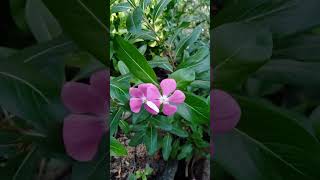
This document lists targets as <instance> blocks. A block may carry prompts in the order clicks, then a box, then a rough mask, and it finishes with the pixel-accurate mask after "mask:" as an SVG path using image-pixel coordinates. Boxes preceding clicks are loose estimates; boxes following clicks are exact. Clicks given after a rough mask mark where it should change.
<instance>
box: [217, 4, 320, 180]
mask: <svg viewBox="0 0 320 180" xmlns="http://www.w3.org/2000/svg"><path fill="white" fill-rule="evenodd" d="M217 2H218V1H215V3H217ZM219 2H221V1H219ZM302 4H303V5H302ZM216 5H217V6H216V7H219V10H218V13H217V15H215V16H214V18H213V29H212V39H213V40H212V44H213V52H214V53H215V54H214V55H213V61H212V69H213V71H212V72H213V88H218V89H222V90H225V91H228V92H229V93H232V94H233V95H234V97H235V98H236V99H237V101H238V102H239V104H240V106H241V110H242V118H241V120H240V123H239V124H238V126H237V128H236V129H235V130H234V131H232V132H230V133H228V134H223V135H214V143H215V154H214V158H213V159H214V162H213V167H212V168H213V173H214V174H213V176H215V178H217V179H237V180H265V179H319V178H320V173H319V171H318V170H317V168H316V167H318V166H319V164H320V159H319V158H318V157H319V152H320V151H319V150H320V149H319V148H320V144H319V134H318V133H319V131H318V129H319V128H318V125H319V123H318V122H319V116H318V115H319V113H318V110H317V109H318V108H317V107H318V106H319V105H320V104H319V93H317V92H318V89H319V88H318V85H317V84H318V77H319V69H318V67H319V50H318V45H316V44H317V43H318V40H319V37H320V36H319V31H318V28H317V27H318V26H319V25H320V21H319V16H320V14H319V11H318V10H317V9H316V8H315V7H319V5H320V2H319V1H316V0H311V1H300V0H294V1H292V0H285V1H272V0H267V1H264V0H258V1H251V0H245V1H241V2H240V1H237V0H225V1H223V2H222V4H221V5H220V4H216ZM213 133H214V132H213Z"/></svg>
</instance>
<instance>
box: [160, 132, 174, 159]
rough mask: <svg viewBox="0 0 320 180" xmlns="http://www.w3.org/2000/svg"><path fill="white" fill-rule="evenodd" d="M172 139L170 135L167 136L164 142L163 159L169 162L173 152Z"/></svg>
mask: <svg viewBox="0 0 320 180" xmlns="http://www.w3.org/2000/svg"><path fill="white" fill-rule="evenodd" d="M171 144H172V137H171V135H170V134H167V135H166V136H165V137H164V138H163V140H162V156H163V159H164V160H166V161H168V159H169V157H170V153H171V150H172V146H171Z"/></svg>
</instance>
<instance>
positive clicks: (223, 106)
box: [211, 89, 241, 134]
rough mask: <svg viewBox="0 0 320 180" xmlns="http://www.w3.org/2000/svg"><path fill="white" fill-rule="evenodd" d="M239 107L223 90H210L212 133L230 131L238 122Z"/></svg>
mask: <svg viewBox="0 0 320 180" xmlns="http://www.w3.org/2000/svg"><path fill="white" fill-rule="evenodd" d="M240 116H241V109H240V106H239V104H238V103H237V101H235V100H234V99H233V98H232V96H230V95H229V94H227V93H226V92H224V91H221V90H218V89H215V90H213V91H211V129H212V132H213V133H214V134H217V133H225V132H228V131H231V130H232V129H233V128H234V127H235V126H236V125H237V124H238V122H239V120H240Z"/></svg>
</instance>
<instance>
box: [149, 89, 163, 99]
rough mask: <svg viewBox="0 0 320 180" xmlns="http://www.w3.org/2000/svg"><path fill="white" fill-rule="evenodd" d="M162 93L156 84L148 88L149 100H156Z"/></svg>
mask: <svg viewBox="0 0 320 180" xmlns="http://www.w3.org/2000/svg"><path fill="white" fill-rule="evenodd" d="M160 97H161V94H160V92H159V90H158V88H157V87H156V86H149V87H148V88H147V99H148V100H155V99H159V98H160Z"/></svg>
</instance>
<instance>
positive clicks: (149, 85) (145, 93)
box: [138, 83, 157, 97]
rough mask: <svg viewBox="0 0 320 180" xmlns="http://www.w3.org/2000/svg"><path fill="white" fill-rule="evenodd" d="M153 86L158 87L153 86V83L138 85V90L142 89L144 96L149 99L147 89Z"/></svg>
mask: <svg viewBox="0 0 320 180" xmlns="http://www.w3.org/2000/svg"><path fill="white" fill-rule="evenodd" d="M152 86H154V87H156V86H155V85H153V84H151V83H143V84H139V85H138V89H140V90H141V91H142V93H143V95H144V96H145V97H147V89H148V88H149V87H152ZM156 88H157V87H156Z"/></svg>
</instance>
